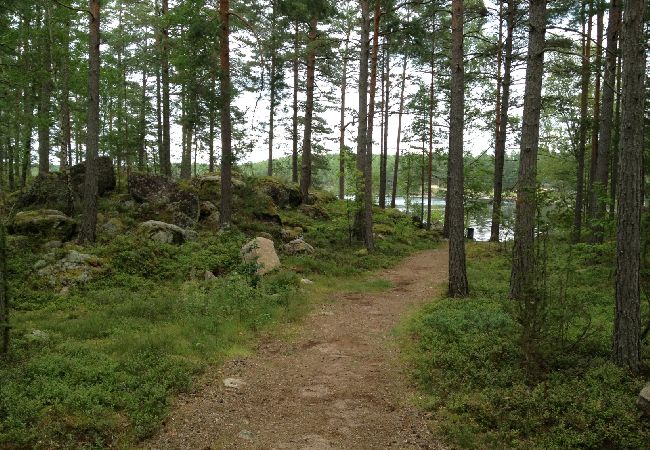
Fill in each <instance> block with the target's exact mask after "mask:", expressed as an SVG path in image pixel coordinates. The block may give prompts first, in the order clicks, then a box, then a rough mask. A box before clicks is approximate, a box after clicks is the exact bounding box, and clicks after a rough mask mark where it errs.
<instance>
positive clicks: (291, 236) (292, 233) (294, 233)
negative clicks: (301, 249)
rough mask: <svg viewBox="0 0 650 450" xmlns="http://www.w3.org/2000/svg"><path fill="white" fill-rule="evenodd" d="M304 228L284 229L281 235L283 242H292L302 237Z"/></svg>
mask: <svg viewBox="0 0 650 450" xmlns="http://www.w3.org/2000/svg"><path fill="white" fill-rule="evenodd" d="M302 232H303V230H302V228H301V227H284V228H282V230H280V235H281V236H282V240H283V241H285V242H291V241H293V240H295V239H298V238H300V237H302Z"/></svg>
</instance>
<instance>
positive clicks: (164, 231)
mask: <svg viewBox="0 0 650 450" xmlns="http://www.w3.org/2000/svg"><path fill="white" fill-rule="evenodd" d="M137 233H139V234H140V235H142V236H145V237H148V238H149V239H152V240H154V241H158V242H163V243H165V244H176V245H180V244H183V243H185V242H189V241H195V240H196V239H197V238H198V235H197V233H196V232H195V231H192V230H185V229H183V228H181V227H179V226H177V225H174V224H171V223H166V222H160V221H158V220H149V221H147V222H143V223H141V224H140V225H139V226H138V229H137Z"/></svg>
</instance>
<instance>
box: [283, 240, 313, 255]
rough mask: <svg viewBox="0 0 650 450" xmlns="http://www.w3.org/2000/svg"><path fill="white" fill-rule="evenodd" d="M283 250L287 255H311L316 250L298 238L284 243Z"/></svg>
mask: <svg viewBox="0 0 650 450" xmlns="http://www.w3.org/2000/svg"><path fill="white" fill-rule="evenodd" d="M283 250H284V252H285V253H286V254H288V255H312V254H314V253H315V252H316V250H315V249H314V247H312V246H311V245H309V244H308V243H306V242H305V241H304V240H303V239H300V238H298V239H294V240H293V241H291V242H288V243H286V244H284V247H283Z"/></svg>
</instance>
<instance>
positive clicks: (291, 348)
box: [144, 245, 447, 449]
mask: <svg viewBox="0 0 650 450" xmlns="http://www.w3.org/2000/svg"><path fill="white" fill-rule="evenodd" d="M376 277H377V278H382V279H386V280H390V281H391V282H392V284H393V288H391V289H389V290H387V291H384V292H373V293H367V294H340V295H338V296H336V298H335V301H334V302H333V303H332V304H328V305H324V306H322V307H321V309H320V310H317V311H314V312H313V313H312V314H311V315H309V316H308V317H307V318H306V319H305V322H304V324H303V325H302V326H301V331H300V333H299V336H298V337H297V338H296V339H293V340H292V341H291V342H285V341H280V340H278V341H272V342H266V343H265V344H263V345H262V346H260V348H259V351H258V352H257V353H256V354H255V355H254V356H251V357H249V358H239V359H235V360H231V361H229V362H227V363H226V364H225V365H224V366H223V367H222V368H221V369H220V370H219V371H218V372H216V373H214V372H213V373H212V374H211V377H212V379H209V380H206V381H205V382H204V384H202V385H201V386H200V387H199V388H197V390H196V392H194V393H191V394H187V395H184V396H181V397H180V398H179V399H178V400H177V401H176V403H175V405H174V408H173V411H172V414H171V415H170V417H169V418H168V420H167V421H166V423H165V425H164V426H163V428H162V429H161V431H160V432H159V434H158V435H157V436H155V437H154V438H153V439H151V440H150V441H148V442H146V443H144V446H145V447H146V448H152V449H242V448H250V449H257V448H259V449H335V448H336V449H339V448H341V449H383V448H389V447H392V448H422V449H441V448H444V446H443V445H442V444H440V443H438V442H436V440H435V438H434V437H433V436H432V435H431V433H430V432H429V429H428V427H427V420H426V417H425V416H424V414H423V413H422V412H421V411H419V410H418V409H417V408H415V407H413V406H411V405H410V402H409V397H410V396H412V395H413V394H414V390H413V387H412V386H410V385H409V384H408V380H407V377H406V376H405V374H403V373H402V372H401V370H400V367H399V360H398V354H397V353H398V349H397V347H396V345H395V344H394V342H393V339H392V337H391V330H392V329H393V327H394V326H395V325H396V324H397V323H398V322H399V320H400V318H401V317H402V316H403V315H404V314H405V313H406V312H408V311H409V309H411V308H412V307H414V306H418V305H421V304H423V303H424V302H426V301H427V300H430V299H431V298H433V297H434V296H435V295H436V294H438V293H439V291H440V289H441V288H442V286H443V283H444V282H445V281H446V279H447V247H446V245H445V246H441V247H440V248H438V249H436V250H431V251H425V252H420V253H417V254H415V255H413V256H411V257H409V258H407V259H405V260H404V261H402V262H401V263H400V264H399V265H398V266H396V267H394V268H392V269H389V270H385V271H382V272H378V273H377V274H376ZM226 378H233V379H234V380H231V381H232V384H234V385H235V386H233V387H225V386H224V382H223V380H224V379H226Z"/></svg>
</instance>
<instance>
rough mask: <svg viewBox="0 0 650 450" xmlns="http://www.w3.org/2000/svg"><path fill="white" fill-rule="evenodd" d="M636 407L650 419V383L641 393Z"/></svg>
mask: <svg viewBox="0 0 650 450" xmlns="http://www.w3.org/2000/svg"><path fill="white" fill-rule="evenodd" d="M636 405H637V406H638V407H639V409H641V411H643V413H644V414H645V415H646V416H648V417H650V383H648V384H646V385H645V387H644V388H643V389H641V392H639V398H638V399H637V400H636Z"/></svg>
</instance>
